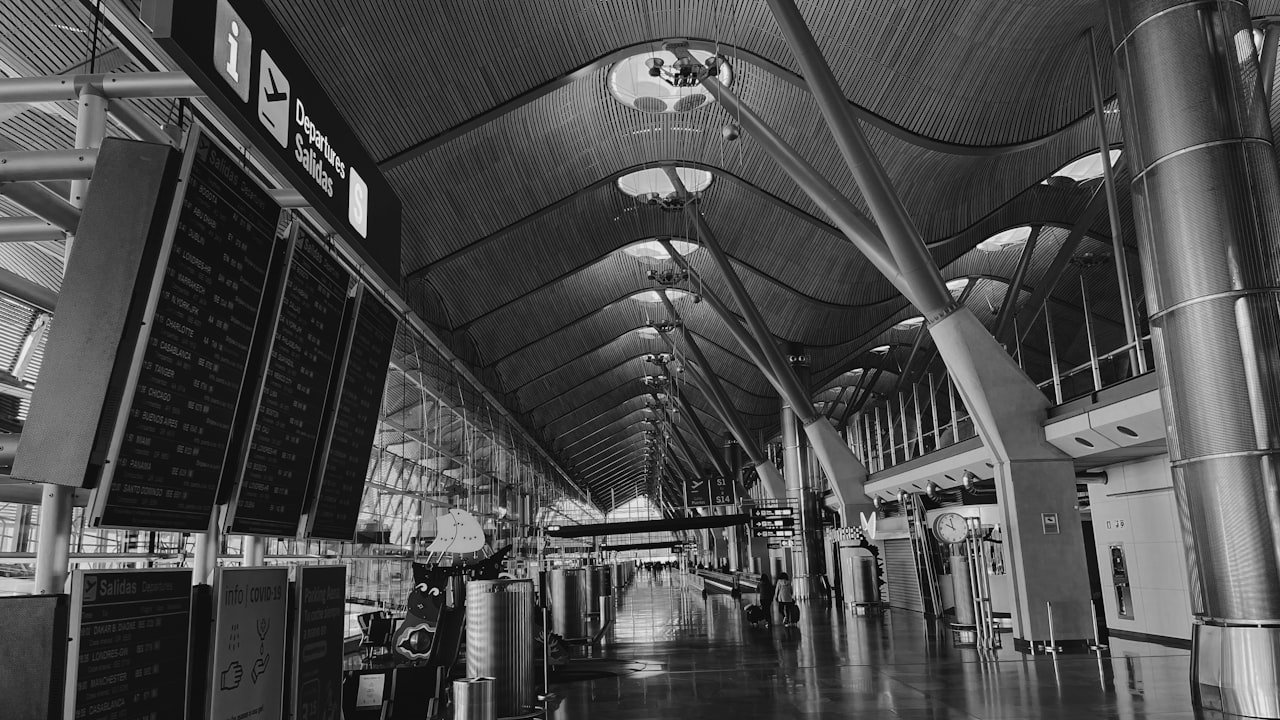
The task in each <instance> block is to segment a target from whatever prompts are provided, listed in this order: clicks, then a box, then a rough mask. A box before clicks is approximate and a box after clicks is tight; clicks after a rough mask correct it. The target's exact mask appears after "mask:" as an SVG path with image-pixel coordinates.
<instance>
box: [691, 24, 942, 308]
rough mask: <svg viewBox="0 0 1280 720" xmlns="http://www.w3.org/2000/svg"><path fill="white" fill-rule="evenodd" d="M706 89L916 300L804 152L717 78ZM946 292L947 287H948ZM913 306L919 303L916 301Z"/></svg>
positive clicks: (866, 227) (873, 235) (869, 229)
mask: <svg viewBox="0 0 1280 720" xmlns="http://www.w3.org/2000/svg"><path fill="white" fill-rule="evenodd" d="M667 49H668V50H670V51H671V52H673V53H675V54H676V55H677V56H681V54H682V53H683V56H685V57H693V56H692V55H689V53H688V50H687V49H681V48H678V47H675V46H669V47H668V48H667ZM701 84H702V87H703V88H705V89H706V90H707V92H708V93H710V94H711V96H712V97H714V98H715V99H716V101H717V102H719V103H720V104H721V105H722V106H723V107H724V109H725V110H726V111H728V113H729V115H730V116H731V117H733V118H734V119H736V120H737V121H738V122H740V123H741V124H742V126H743V128H745V129H746V130H747V132H748V133H749V134H751V135H752V136H754V137H756V138H757V139H758V140H760V147H761V149H763V150H764V151H765V152H766V153H768V154H769V156H770V157H772V158H773V160H774V162H776V163H777V164H778V165H779V166H780V167H781V168H782V169H783V170H784V171H786V173H787V175H788V176H790V177H791V179H792V180H793V181H794V182H795V183H796V185H798V186H799V187H800V189H801V190H803V191H804V192H805V194H806V195H808V196H809V198H810V199H811V200H813V202H814V204H816V205H817V206H818V208H819V209H821V210H822V212H823V213H825V214H826V215H827V217H829V218H831V221H832V222H833V223H834V224H835V225H836V227H837V228H839V229H840V231H841V232H842V233H844V236H845V237H847V238H848V239H849V241H850V242H852V243H853V244H854V246H855V247H857V248H858V250H859V251H861V252H862V254H863V255H865V256H866V258H867V260H869V261H870V262H871V264H872V265H874V266H875V268H876V269H877V270H879V271H880V273H881V274H883V275H884V276H885V278H887V279H888V280H889V282H890V283H892V284H893V286H894V287H896V288H897V289H898V291H899V292H901V293H902V294H903V295H905V296H907V298H908V299H912V298H913V292H912V289H911V287H910V286H909V285H908V284H907V283H906V281H905V280H904V278H903V276H902V273H900V272H899V271H898V265H897V262H896V261H895V260H894V258H893V254H892V253H891V252H890V251H889V248H888V247H887V246H886V245H885V243H884V238H882V237H880V233H879V231H877V230H876V229H875V228H874V227H873V226H872V225H871V223H869V222H868V221H867V219H866V218H865V217H863V216H862V214H861V213H860V212H858V210H857V208H855V207H854V206H853V204H852V203H850V202H849V199H848V198H846V197H845V196H844V195H843V194H842V193H841V192H840V190H839V189H837V188H836V186H835V185H832V184H831V182H830V181H829V180H827V179H826V178H824V177H822V175H821V173H819V172H818V171H817V170H815V169H814V168H813V166H812V165H810V164H809V162H808V161H806V160H805V159H804V158H803V157H802V156H801V155H800V153H798V152H796V150H795V148H792V147H791V146H790V145H788V144H787V143H786V141H784V140H783V139H782V137H781V136H779V135H778V134H777V133H776V132H774V130H773V128H771V127H769V125H768V123H766V122H764V120H762V119H761V118H760V117H759V116H758V115H756V114H755V111H753V110H752V109H751V108H749V107H747V106H746V105H744V104H743V103H742V102H741V101H739V100H738V97H737V96H736V95H734V94H733V92H732V91H730V90H729V89H728V88H726V87H725V86H724V85H723V84H721V83H720V81H719V80H716V79H715V78H711V77H707V78H704V79H703V80H702V81H701ZM944 289H945V288H944ZM912 303H913V304H914V303H915V301H914V299H912Z"/></svg>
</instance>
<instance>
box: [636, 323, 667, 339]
mask: <svg viewBox="0 0 1280 720" xmlns="http://www.w3.org/2000/svg"><path fill="white" fill-rule="evenodd" d="M636 334H637V335H639V336H640V337H642V338H644V339H645V340H657V339H658V338H660V337H662V333H660V332H658V330H657V328H652V327H649V326H648V325H645V326H644V327H642V328H636Z"/></svg>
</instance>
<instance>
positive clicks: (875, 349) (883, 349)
mask: <svg viewBox="0 0 1280 720" xmlns="http://www.w3.org/2000/svg"><path fill="white" fill-rule="evenodd" d="M870 352H873V353H875V354H876V355H884V354H885V353H887V352H889V346H888V345H878V346H876V347H873V348H871V350H870Z"/></svg>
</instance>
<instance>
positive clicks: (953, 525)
mask: <svg viewBox="0 0 1280 720" xmlns="http://www.w3.org/2000/svg"><path fill="white" fill-rule="evenodd" d="M933 534H934V535H937V536H938V539H939V540H941V541H942V542H945V543H958V542H964V540H965V538H967V537H969V524H968V521H967V520H965V518H964V516H963V515H960V514H958V513H950V512H949V513H943V514H941V515H939V516H938V517H937V519H936V520H934V521H933Z"/></svg>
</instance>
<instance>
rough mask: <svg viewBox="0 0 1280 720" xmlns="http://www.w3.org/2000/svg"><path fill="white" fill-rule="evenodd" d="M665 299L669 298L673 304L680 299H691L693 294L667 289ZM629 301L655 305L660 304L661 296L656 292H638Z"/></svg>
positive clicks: (678, 289)
mask: <svg viewBox="0 0 1280 720" xmlns="http://www.w3.org/2000/svg"><path fill="white" fill-rule="evenodd" d="M667 297H669V298H671V302H675V301H677V300H679V299H681V298H686V297H693V293H690V292H688V291H686V290H681V289H680V288H667ZM631 299H632V300H636V301H638V302H642V303H649V304H650V305H657V304H660V303H661V302H662V296H661V295H659V294H658V291H657V290H644V291H641V292H638V293H636V294H635V295H632V296H631Z"/></svg>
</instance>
